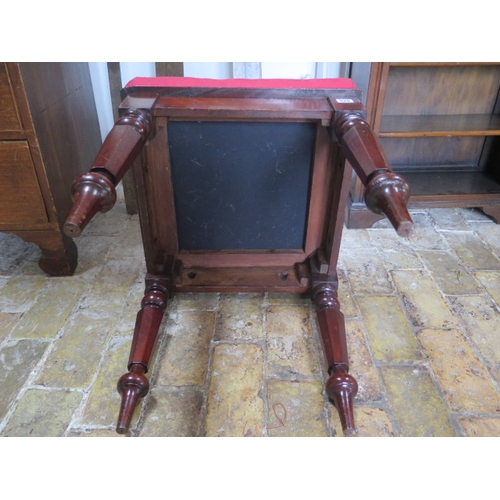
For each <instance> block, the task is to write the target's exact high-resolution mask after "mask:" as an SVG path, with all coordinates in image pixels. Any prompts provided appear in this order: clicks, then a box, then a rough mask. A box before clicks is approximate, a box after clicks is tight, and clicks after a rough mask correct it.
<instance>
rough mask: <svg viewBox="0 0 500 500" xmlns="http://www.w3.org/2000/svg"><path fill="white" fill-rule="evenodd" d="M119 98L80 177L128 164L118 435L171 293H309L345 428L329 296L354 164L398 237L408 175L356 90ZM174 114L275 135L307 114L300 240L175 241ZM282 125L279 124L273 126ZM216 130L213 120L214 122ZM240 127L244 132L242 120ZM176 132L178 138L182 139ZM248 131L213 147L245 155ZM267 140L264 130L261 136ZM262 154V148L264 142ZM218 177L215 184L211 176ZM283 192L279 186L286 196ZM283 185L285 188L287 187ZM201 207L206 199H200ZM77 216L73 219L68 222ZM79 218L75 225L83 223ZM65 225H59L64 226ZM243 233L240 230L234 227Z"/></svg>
mask: <svg viewBox="0 0 500 500" xmlns="http://www.w3.org/2000/svg"><path fill="white" fill-rule="evenodd" d="M122 97H123V101H122V103H121V105H120V114H121V118H120V120H118V122H117V123H116V125H115V127H114V128H113V130H112V131H111V132H110V134H109V135H108V138H107V139H106V141H105V143H104V145H103V147H102V149H101V152H100V153H99V154H98V155H97V160H96V161H95V162H94V164H93V165H92V170H91V172H90V174H89V175H90V176H94V178H93V179H92V178H91V177H89V181H88V182H90V183H91V182H95V179H96V176H100V177H102V178H103V179H107V180H105V181H103V183H104V184H106V185H107V184H111V186H112V187H114V185H115V184H116V183H117V182H119V180H120V178H122V177H123V175H124V174H125V172H126V171H127V170H128V168H129V167H130V166H131V164H132V163H133V162H134V160H135V163H134V167H133V171H134V178H135V185H136V190H137V201H138V210H139V216H140V221H141V229H142V235H143V239H144V250H145V258H146V267H147V270H148V275H147V282H146V293H145V297H144V300H143V303H142V309H141V311H140V312H139V314H138V316H137V321H136V327H135V331H134V340H133V345H132V349H131V354H130V359H129V364H128V368H129V372H128V373H126V374H125V375H124V376H123V377H122V378H121V379H120V381H119V383H118V390H119V392H120V394H121V395H122V405H121V409H120V414H119V418H118V425H117V431H118V432H119V433H126V432H127V431H128V429H129V427H130V422H131V419H132V415H133V412H134V408H135V407H136V405H137V403H138V401H139V400H140V398H142V397H144V396H145V395H146V394H147V392H148V390H149V382H148V379H147V377H146V372H147V370H148V366H149V363H150V359H151V355H152V352H153V349H154V345H155V342H156V338H157V335H158V330H159V327H160V324H161V321H162V317H163V311H164V309H165V306H166V301H167V295H169V294H170V293H174V292H289V293H305V292H309V293H311V296H312V299H313V301H314V304H315V308H316V313H317V318H318V325H319V329H320V332H321V337H322V340H323V345H324V352H325V355H326V360H327V364H328V371H329V377H328V379H327V381H326V391H327V394H328V396H329V398H330V399H331V400H332V401H333V402H334V404H335V405H336V407H337V409H338V411H339V414H340V418H341V422H342V427H343V431H344V433H345V435H353V434H355V432H356V429H355V423H354V417H353V399H354V396H355V394H356V391H357V383H356V380H355V379H354V377H353V376H352V375H350V374H349V373H348V371H349V361H348V355H347V343H346V336H345V326H344V317H343V315H342V313H341V311H340V305H339V302H338V298H337V279H336V267H337V259H338V254H339V248H340V241H341V234H342V222H343V219H344V212H345V207H346V201H347V196H348V192H349V185H350V183H351V172H352V168H354V170H355V171H356V173H357V174H358V176H359V177H360V179H361V182H362V183H363V184H364V185H366V187H367V196H368V199H369V200H370V206H371V207H372V209H374V210H375V211H378V212H384V213H386V214H387V215H388V216H389V217H390V219H391V221H392V223H393V224H394V226H395V227H396V229H397V230H398V233H399V234H406V232H407V231H406V230H407V229H409V227H410V226H411V219H410V217H409V215H408V213H407V211H406V208H405V201H406V199H407V196H406V195H407V186H406V183H405V181H404V179H402V178H401V177H400V176H397V175H395V174H393V173H392V172H391V171H390V167H389V166H388V164H387V162H386V161H385V158H384V155H383V153H382V150H381V148H380V144H379V142H378V140H377V138H376V137H375V136H374V134H373V133H372V131H371V128H370V127H369V125H368V124H367V123H366V121H365V115H364V112H363V107H362V105H361V101H360V94H359V92H357V91H355V90H345V89H344V90H338V91H337V90H323V91H318V90H311V91H298V90H296V89H295V90H290V89H288V90H283V91H282V90H279V89H232V88H230V89H221V88H210V89H207V88H182V87H179V88H158V87H146V88H143V89H140V88H136V87H133V88H126V89H124V90H123V91H122ZM138 117H140V119H141V120H142V121H144V122H147V123H148V125H147V127H142V131H141V132H138V131H137V130H136V128H137V126H136V125H133V124H132V122H131V120H133V119H137V118H138ZM124 120H125V121H124ZM174 121H194V122H203V123H206V124H209V125H210V124H211V123H212V122H228V123H237V122H241V121H244V122H245V123H251V124H254V123H256V122H265V123H267V122H270V123H273V128H272V130H273V131H275V133H276V130H280V131H281V133H282V134H283V130H285V129H286V130H291V128H290V126H289V125H288V124H289V123H290V122H297V123H305V122H307V130H308V135H307V137H309V139H306V140H304V142H307V144H310V149H312V151H310V152H309V151H308V152H307V153H308V154H307V155H305V156H304V158H307V160H306V163H307V165H306V168H307V169H310V170H309V173H308V176H306V177H305V179H306V180H307V179H309V183H308V186H307V189H308V191H307V193H308V196H307V197H306V198H307V200H306V204H307V207H306V218H305V222H304V224H305V225H306V228H305V232H304V237H303V242H302V247H301V248H295V242H296V240H293V246H290V247H289V248H287V247H286V246H285V249H280V248H279V245H278V247H277V248H275V247H274V246H273V248H263V249H260V247H253V249H252V248H246V247H238V246H235V247H234V248H230V249H226V248H225V247H222V248H221V247H219V246H217V243H214V244H213V246H209V248H207V249H206V250H205V249H196V250H190V249H189V247H187V248H186V247H184V248H181V249H180V248H179V235H178V231H179V227H180V226H181V224H180V222H179V221H178V219H177V216H178V213H177V212H176V206H177V205H176V203H175V202H174V201H175V199H176V198H177V200H178V199H179V198H182V197H183V196H185V195H186V194H185V193H183V192H182V190H176V189H175V187H176V186H179V184H174V182H173V177H174V174H173V169H174V165H173V159H172V158H173V155H172V157H171V153H170V152H171V151H172V150H173V148H174V146H175V144H172V141H173V138H174V137H176V135H175V133H174V128H175V127H171V128H170V129H169V124H172V123H173V122H174ZM280 123H283V124H287V126H286V127H281V128H278V129H276V128H274V125H275V124H280ZM311 123H312V124H313V125H312V126H311ZM134 127H135V128H134ZM139 128H140V127H139ZM233 128H235V127H233ZM254 128H256V127H254ZM220 129H221V127H219V126H218V128H217V130H220ZM200 130H201V127H200ZM203 130H205V129H203ZM244 130H245V131H247V132H248V129H247V128H245V129H244ZM260 130H262V129H260ZM269 130H271V128H269ZM309 131H311V134H310V133H309ZM169 133H170V136H169ZM200 133H201V132H200ZM177 137H180V138H184V137H185V135H182V134H181V135H178V136H177ZM303 137H305V136H303ZM246 138H247V135H246V134H242V135H240V136H239V137H238V140H239V141H242V143H240V144H239V143H238V140H236V139H235V140H234V142H230V143H228V144H224V148H221V149H223V150H224V152H225V148H226V147H227V148H228V149H232V150H240V151H244V154H245V155H249V156H250V157H252V154H253V151H252V149H251V148H250V149H248V148H247V147H243V146H246V143H245V140H246ZM310 138H312V140H310ZM146 139H147V140H148V142H147V143H146ZM273 139H274V138H273V137H267V136H266V137H265V142H269V141H272V140H273ZM178 140H180V139H178ZM210 144H212V143H210ZM252 144H253V143H252ZM253 147H254V148H256V147H257V146H255V145H253ZM308 148H309V146H308ZM266 151H267V149H266ZM269 151H270V152H272V148H271V149H269ZM274 151H276V150H274ZM309 153H310V154H309ZM269 154H271V153H269ZM176 158H178V157H176ZM220 158H225V155H223V154H221V156H220ZM256 158H257V156H256ZM110 159H112V160H110ZM182 160H184V161H186V162H188V164H189V162H193V161H195V162H196V161H197V160H196V158H194V159H193V157H190V156H187V159H186V158H185V157H184V156H183V157H182ZM238 160H239V163H236V166H237V167H238V166H239V168H242V167H241V165H245V163H244V162H243V159H242V158H241V157H240V158H238ZM245 160H246V158H245ZM219 161H222V160H219ZM226 161H227V160H226ZM253 161H254V162H255V161H258V160H253ZM198 163H199V162H198ZM289 163H290V161H289ZM246 165H250V167H249V168H250V172H254V176H253V178H252V179H250V180H249V181H248V182H255V181H254V179H255V177H256V174H255V169H252V166H253V164H252V162H249V163H246ZM184 166H185V165H184ZM186 168H187V167H186ZM205 170H209V171H211V170H210V169H205ZM214 170H217V169H214ZM197 172H198V174H197V175H202V174H203V169H200V170H198V171H197ZM301 172H302V170H301ZM210 178H211V177H209V178H207V181H206V183H205V184H206V187H205V188H204V189H207V190H209V189H211V187H210V185H209V182H208V181H209V179H210ZM302 178H304V177H302ZM217 179H218V180H219V181H220V177H217ZM188 180H189V179H188ZM78 182H80V181H78V180H77V181H76V183H77V184H78ZM263 184H264V183H263ZM180 185H181V186H183V184H180ZM264 187H265V186H262V187H261V189H262V188H264ZM213 188H214V186H212V189H213ZM246 188H247V186H246V185H245V184H242V185H241V187H240V189H241V194H242V195H243V194H244V193H245V192H246ZM186 189H188V190H189V189H191V190H193V183H192V182H188V183H187V188H186ZM98 191H99V190H97V189H87V192H86V193H85V194H86V196H83V195H81V196H80V197H79V196H78V195H76V196H75V206H74V208H73V213H79V212H82V213H83V212H85V213H86V214H87V215H89V216H90V215H91V212H92V210H90V209H89V207H92V206H94V208H95V207H96V206H98V207H100V208H102V206H101V205H102V204H103V201H102V199H103V196H102V195H101V194H100V193H99V192H98ZM78 192H79V188H75V193H78ZM286 192H287V191H286V190H283V193H284V194H286ZM288 192H292V191H291V190H290V189H288ZM196 193H197V196H203V194H204V193H203V190H198V191H196ZM87 194H88V196H87ZM104 198H105V197H104ZM252 199H253V198H252ZM294 202H295V203H297V200H296V197H295V198H293V199H289V200H287V203H286V204H285V207H286V208H287V210H291V209H292V207H293V203H294ZM208 205H210V204H208ZM233 208H234V207H233ZM209 209H210V206H207V210H209ZM215 213H217V212H215ZM87 215H86V216H85V217H86V218H87ZM195 215H197V214H195ZM265 215H266V216H267V217H268V218H269V217H271V216H272V214H270V213H266V214H265ZM86 220H87V219H86ZM68 221H69V222H68V224H69V225H68V226H67V227H68V228H70V226H71V224H72V223H74V222H75V221H71V218H70V219H68ZM181 222H182V221H181ZM70 223H71V224H70ZM75 224H76V226H78V224H79V223H78V221H77V222H76V223H75ZM80 226H81V227H83V225H82V224H80ZM80 226H79V227H80ZM217 228H218V226H217V224H215V225H214V226H213V228H212V229H211V231H212V232H211V233H210V235H211V236H213V237H214V238H216V237H217ZM243 229H244V231H245V228H243ZM292 229H293V228H292ZM246 230H248V228H247V229H246ZM289 230H290V228H289ZM71 232H72V231H71V230H69V231H68V234H69V235H70V234H71ZM258 232H259V233H260V232H261V228H259V231H258ZM241 234H242V235H244V232H243V233H241ZM207 241H210V240H207ZM210 244H212V243H211V241H210ZM214 248H215V250H214ZM255 248H257V250H255Z"/></svg>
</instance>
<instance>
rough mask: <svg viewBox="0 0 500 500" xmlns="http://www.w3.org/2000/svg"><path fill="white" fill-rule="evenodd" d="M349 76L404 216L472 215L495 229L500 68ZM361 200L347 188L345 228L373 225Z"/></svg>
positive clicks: (467, 66)
mask: <svg viewBox="0 0 500 500" xmlns="http://www.w3.org/2000/svg"><path fill="white" fill-rule="evenodd" d="M349 76H350V77H351V78H352V79H353V80H354V81H355V82H356V84H357V85H358V87H359V88H360V89H361V90H363V92H364V99H365V102H364V104H365V105H366V107H367V112H368V121H369V123H370V124H371V125H372V128H373V129H374V131H375V133H376V134H377V136H378V137H379V139H380V142H381V144H382V146H383V148H384V152H385V155H386V157H387V160H388V161H389V163H390V164H391V166H392V168H393V169H394V171H395V172H397V173H400V174H401V175H403V176H404V177H405V178H406V179H407V180H408V182H409V184H410V187H411V198H410V202H409V207H410V208H430V207H449V208H452V207H477V208H480V209H481V210H483V212H484V213H486V214H487V215H489V216H490V217H492V218H493V220H494V221H495V222H497V223H498V222H500V98H499V89H500V63H351V67H350V75H349ZM362 193H363V187H362V185H361V184H360V183H359V181H358V180H353V184H352V186H351V191H350V196H349V203H348V210H347V217H346V219H347V220H346V224H347V227H350V228H362V227H369V226H371V225H372V224H373V223H374V222H375V221H377V220H379V219H380V217H378V216H376V215H375V214H372V213H371V212H370V211H368V209H367V208H366V206H365V204H364V202H363V194H362Z"/></svg>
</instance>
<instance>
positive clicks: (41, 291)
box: [0, 201, 500, 436]
mask: <svg viewBox="0 0 500 500" xmlns="http://www.w3.org/2000/svg"><path fill="white" fill-rule="evenodd" d="M412 215H413V217H414V220H415V223H416V230H415V233H414V235H413V236H412V238H411V240H401V239H398V237H397V236H396V235H395V233H394V231H393V230H392V229H390V228H389V226H388V224H387V223H386V222H385V221H381V222H379V223H377V224H376V225H375V226H374V227H373V228H370V229H360V230H345V232H344V240H343V244H342V250H341V258H340V265H339V272H340V279H341V285H340V298H341V304H342V310H343V312H344V315H345V317H346V325H347V332H348V345H349V352H350V358H351V373H352V374H353V375H354V376H355V377H356V378H357V380H358V383H359V386H360V389H359V393H358V396H357V398H356V410H355V416H356V419H357V422H358V427H359V436H500V260H499V258H498V256H499V255H500V226H497V225H496V224H494V223H493V222H491V221H490V220H489V219H488V218H487V217H485V216H484V215H483V214H482V213H481V212H479V211H476V210H468V209H459V210H458V209H457V210H455V209H432V210H422V211H413V212H412ZM77 244H78V247H79V252H80V257H79V266H78V269H77V271H76V273H75V275H74V276H73V277H70V278H49V277H46V276H45V275H44V274H43V273H42V272H41V271H40V270H39V268H38V265H37V260H38V257H39V250H38V248H37V247H35V246H33V245H30V244H27V243H25V242H23V241H21V240H20V239H18V238H16V237H14V236H10V235H3V234H2V235H0V360H1V367H0V435H1V436H117V434H115V432H114V426H115V419H116V417H117V411H118V405H119V398H118V395H117V393H116V381H117V380H118V378H119V377H120V376H121V375H122V374H123V373H124V372H125V371H126V363H127V359H128V350H129V346H130V342H131V334H132V331H133V325H134V320H135V315H136V312H137V310H138V308H139V304H140V301H141V299H142V293H143V287H144V279H143V278H144V273H145V268H144V263H143V252H142V246H141V242H140V231H139V225H138V219H137V216H128V215H127V214H126V213H125V209H124V204H123V201H121V202H120V203H118V204H117V206H116V207H115V208H114V209H113V211H112V212H110V213H108V214H106V215H105V216H101V215H100V216H98V218H97V219H96V220H95V221H94V222H92V223H91V225H90V226H89V227H88V229H87V230H86V232H85V234H84V235H83V236H81V237H80V238H79V239H78V241H77ZM162 332H163V333H162V335H161V337H160V342H159V344H158V349H157V352H156V354H155V362H154V365H153V369H152V371H151V374H150V376H151V381H152V390H151V391H150V393H149V395H148V396H147V397H146V398H145V400H144V401H143V403H142V404H141V406H140V408H139V410H138V411H137V412H136V415H135V417H134V421H133V426H132V430H131V433H130V435H131V436H339V435H341V429H340V423H339V420H338V417H337V414H336V411H335V409H334V408H333V407H332V406H331V405H330V404H329V403H328V402H327V400H326V399H325V394H324V388H323V380H324V368H323V365H322V361H321V359H322V358H321V354H320V353H321V351H320V348H319V338H318V332H317V329H316V324H315V318H314V313H313V311H312V308H311V304H310V301H309V300H308V299H307V298H304V297H300V296H297V297H296V296H288V295H282V294H250V295H224V294H222V295H221V294H196V295H189V294H185V295H177V296H176V297H175V298H174V299H173V300H172V301H171V302H170V304H169V307H168V315H167V316H166V318H165V320H164V323H163V325H162Z"/></svg>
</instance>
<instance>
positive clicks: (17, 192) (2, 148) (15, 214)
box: [0, 141, 47, 225]
mask: <svg viewBox="0 0 500 500" xmlns="http://www.w3.org/2000/svg"><path fill="white" fill-rule="evenodd" d="M0 179H1V180H2V181H1V182H0V224H6V225H9V224H17V225H33V224H43V223H46V222H47V214H46V212H45V208H44V203H43V199H42V194H41V192H40V188H39V185H38V181H37V177H36V174H35V168H34V166H33V162H32V160H31V154H30V151H29V148H28V145H27V143H26V142H25V141H4V142H0Z"/></svg>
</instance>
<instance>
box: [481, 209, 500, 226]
mask: <svg viewBox="0 0 500 500" xmlns="http://www.w3.org/2000/svg"><path fill="white" fill-rule="evenodd" d="M481 210H482V211H483V212H484V213H485V214H486V215H487V216H488V217H491V218H492V219H493V222H495V223H496V224H500V207H481Z"/></svg>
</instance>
